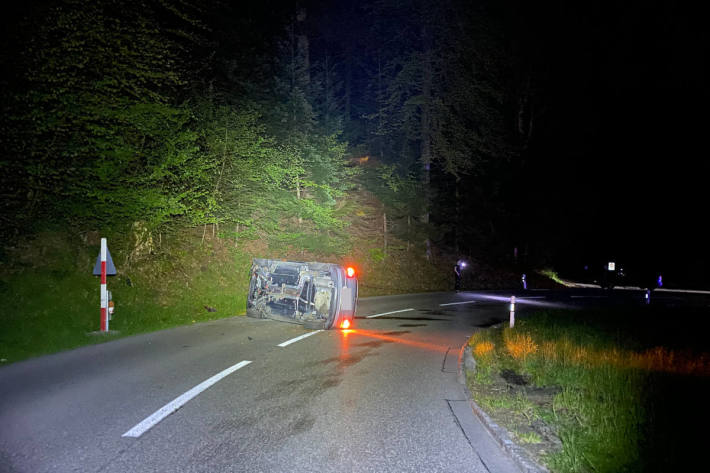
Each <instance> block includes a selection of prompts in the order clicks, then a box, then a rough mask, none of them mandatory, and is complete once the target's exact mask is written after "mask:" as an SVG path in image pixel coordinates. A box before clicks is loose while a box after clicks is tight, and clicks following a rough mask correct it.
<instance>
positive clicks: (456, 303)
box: [439, 301, 478, 307]
mask: <svg viewBox="0 0 710 473" xmlns="http://www.w3.org/2000/svg"><path fill="white" fill-rule="evenodd" d="M476 302H478V301H466V302H448V303H446V304H439V307H444V306H445V305H461V304H475V303H476Z"/></svg>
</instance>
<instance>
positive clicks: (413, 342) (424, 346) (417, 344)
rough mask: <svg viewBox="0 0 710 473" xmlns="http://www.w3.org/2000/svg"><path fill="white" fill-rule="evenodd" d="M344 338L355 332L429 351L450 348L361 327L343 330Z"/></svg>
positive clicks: (440, 350)
mask: <svg viewBox="0 0 710 473" xmlns="http://www.w3.org/2000/svg"><path fill="white" fill-rule="evenodd" d="M342 332H343V334H344V335H343V338H346V337H347V334H345V332H348V333H354V334H356V335H362V336H364V337H370V338H376V339H378V340H384V341H386V342H392V343H397V344H401V345H408V346H410V347H415V348H419V349H421V350H428V351H438V352H442V353H445V352H446V351H447V350H448V349H449V345H436V344H433V343H427V342H418V341H416V340H408V339H406V338H400V337H393V336H391V335H384V334H382V333H378V332H375V331H372V330H361V329H353V330H343V331H342Z"/></svg>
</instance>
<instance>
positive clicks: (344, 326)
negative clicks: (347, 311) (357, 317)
mask: <svg viewBox="0 0 710 473" xmlns="http://www.w3.org/2000/svg"><path fill="white" fill-rule="evenodd" d="M340 328H342V329H348V328H350V321H349V320H348V319H345V320H343V323H342V324H340Z"/></svg>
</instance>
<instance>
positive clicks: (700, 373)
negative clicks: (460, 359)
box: [469, 308, 710, 472]
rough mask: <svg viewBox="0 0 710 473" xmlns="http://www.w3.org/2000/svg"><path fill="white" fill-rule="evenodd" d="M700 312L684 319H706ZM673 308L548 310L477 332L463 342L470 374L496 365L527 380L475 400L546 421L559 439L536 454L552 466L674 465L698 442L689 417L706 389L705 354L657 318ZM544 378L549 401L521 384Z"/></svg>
mask: <svg viewBox="0 0 710 473" xmlns="http://www.w3.org/2000/svg"><path fill="white" fill-rule="evenodd" d="M689 315H690V314H688V313H684V314H683V316H684V318H685V319H687V318H688V317H689ZM706 315H707V314H695V316H694V317H693V318H692V320H693V321H695V322H698V321H701V322H699V323H700V324H701V326H703V327H707V325H708V323H707V322H706V321H704V320H705V319H706ZM679 316H680V314H679V313H678V311H668V310H653V309H648V308H639V309H629V310H628V311H625V312H615V311H612V312H611V313H597V312H590V311H585V312H565V311H559V312H552V311H550V312H540V313H536V314H533V315H531V316H528V317H526V318H524V319H522V320H519V321H518V322H517V323H516V326H515V328H512V329H511V328H509V327H496V328H493V329H489V330H485V331H480V332H477V333H476V334H475V335H474V336H473V337H472V338H471V340H470V342H469V344H470V345H471V347H472V353H473V356H474V358H475V359H476V362H477V363H476V365H477V370H476V373H475V375H474V376H473V377H472V380H473V383H474V384H475V383H479V384H482V385H485V384H490V383H492V382H493V380H494V379H495V378H496V376H500V375H501V373H515V375H516V376H519V377H520V379H523V380H524V382H521V384H528V383H529V384H530V387H529V388H521V389H516V390H514V392H508V393H501V394H500V395H497V396H494V397H491V396H488V397H483V398H480V399H477V400H478V402H479V403H480V404H481V406H482V407H483V408H484V409H486V410H489V411H496V410H504V409H505V410H508V411H510V412H513V413H514V415H518V416H519V415H524V416H525V417H526V418H527V420H528V423H529V424H530V425H532V424H534V423H535V422H539V421H544V422H546V423H548V424H550V425H551V426H552V428H553V430H554V432H555V434H556V435H557V436H558V437H559V439H560V440H561V441H562V448H561V449H560V450H558V451H556V452H554V453H548V454H547V455H546V457H545V458H544V462H545V463H546V464H547V466H548V467H550V468H551V469H552V471H555V472H587V471H590V472H591V471H594V472H620V471H680V470H676V468H678V466H679V465H684V464H688V465H690V464H692V462H693V460H694V459H696V457H697V455H698V452H699V451H700V450H699V449H698V447H699V444H700V441H699V440H698V439H699V438H702V433H701V432H702V431H703V430H704V427H702V426H701V423H699V422H698V420H697V419H695V418H694V417H696V416H697V414H699V413H702V412H704V408H703V405H704V402H705V401H704V399H705V397H706V396H707V395H708V394H709V390H708V388H709V383H708V377H710V357H709V355H708V353H707V352H706V351H705V349H704V346H705V345H704V342H703V341H702V339H701V338H700V337H697V336H693V332H694V330H693V329H692V328H688V327H685V330H683V329H682V328H679V327H676V328H675V329H669V328H668V327H664V326H663V325H662V324H663V323H668V321H672V320H680V317H679ZM696 327H697V326H696ZM683 334H685V336H683ZM509 386H510V385H509ZM545 387H554V388H555V392H556V393H557V394H556V395H554V398H553V399H552V403H551V405H550V406H538V405H533V404H532V403H531V402H529V401H528V400H527V399H526V394H525V393H526V392H529V391H530V392H532V391H534V390H535V389H544V388H545ZM704 417H707V416H706V415H705V416H704ZM693 432H695V433H696V434H693ZM530 438H532V437H530ZM530 438H528V440H529V439H530ZM521 441H523V440H522V439H521ZM523 443H525V442H524V441H523Z"/></svg>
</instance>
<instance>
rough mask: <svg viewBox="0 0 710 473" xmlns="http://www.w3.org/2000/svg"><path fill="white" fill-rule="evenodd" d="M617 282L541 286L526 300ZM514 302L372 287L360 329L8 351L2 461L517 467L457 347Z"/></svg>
mask: <svg viewBox="0 0 710 473" xmlns="http://www.w3.org/2000/svg"><path fill="white" fill-rule="evenodd" d="M605 294H606V293H602V292H600V291H588V290H587V291H563V292H544V291H539V292H535V291H529V292H528V293H526V295H525V297H518V299H517V304H516V309H517V312H516V313H517V315H518V316H519V317H521V316H524V314H525V312H526V311H527V310H530V308H531V307H539V306H546V305H550V306H562V305H568V306H574V305H580V304H585V303H589V302H588V301H595V302H598V301H602V300H605V298H607V299H608V297H607V296H606V295H605ZM619 294H620V293H619ZM614 297H627V298H629V297H633V298H638V297H640V294H637V293H633V294H631V293H629V294H624V295H617V293H616V292H615V294H614ZM508 307H509V294H503V293H498V294H496V293H459V294H455V293H438V294H420V295H410V296H392V297H379V298H369V299H361V300H360V302H359V305H358V319H357V320H356V323H355V328H354V330H351V331H341V330H333V331H320V332H315V333H312V332H308V331H305V330H304V329H303V328H302V327H301V326H298V325H292V324H286V323H281V322H274V321H269V320H255V319H249V318H246V317H231V318H227V319H222V320H218V321H213V322H208V323H203V324H198V325H193V326H188V327H180V328H176V329H171V330H166V331H161V332H156V333H151V334H146V335H141V336H136V337H130V338H125V339H121V340H117V341H113V342H109V343H105V344H101V345H94V346H89V347H84V348H80V349H77V350H73V351H69V352H64V353H59V354H56V355H51V356H46V357H42V358H37V359H32V360H28V361H25V362H20V363H16V364H13V365H10V366H5V367H2V368H0V471H3V472H5V471H9V472H33V473H34V472H74V471H78V472H124V473H125V472H152V471H155V472H193V471H194V472H237V471H249V472H253V471H264V472H266V471H278V472H285V471H304V472H306V471H313V472H324V471H337V472H348V471H353V472H368V471H372V472H388V471H392V472H406V471H427V472H434V471H452V472H453V471H455V472H462V471H472V472H488V471H490V472H506V473H507V472H515V471H517V469H516V467H515V465H514V464H513V462H512V461H511V460H510V459H509V458H508V457H507V456H506V454H505V453H504V452H503V451H502V450H501V449H500V448H499V447H498V445H497V444H496V443H495V441H494V440H493V439H492V438H491V437H490V436H489V435H488V433H487V431H485V430H484V429H483V428H482V427H481V425H480V423H479V422H478V420H477V418H476V417H475V416H474V415H473V414H472V411H471V408H470V405H469V404H468V402H467V400H466V397H465V394H464V391H463V388H462V386H461V385H460V384H459V383H458V382H457V360H458V355H459V349H460V347H461V346H462V345H463V344H464V343H465V342H466V340H467V339H468V337H469V336H470V335H471V334H472V333H473V332H474V331H475V330H477V329H478V328H480V327H486V326H490V325H492V324H494V323H496V322H498V321H501V320H507V319H508ZM380 314H383V315H380ZM372 315H375V316H376V317H368V316H372ZM306 333H309V334H311V335H309V336H307V337H305V338H300V339H298V340H295V341H294V339H296V338H297V337H300V336H302V335H304V334H306ZM289 341H291V343H289V344H286V345H284V346H279V345H283V344H284V342H289ZM246 362H249V363H246ZM227 369H229V371H227V372H225V370H227ZM215 375H220V376H222V377H221V378H220V379H219V380H215V378H213V377H214V376H215ZM206 380H209V383H213V384H211V385H210V386H208V387H205V386H204V384H203V383H204V382H205V381H206ZM201 384H202V387H203V388H205V389H204V390H203V391H201V392H199V393H196V392H195V389H196V387H199V386H200V385H201ZM176 399H177V400H178V401H185V402H184V404H181V406H180V407H179V409H178V408H177V407H176V406H175V405H173V406H172V407H171V406H170V404H169V403H171V402H172V401H174V400H176ZM166 405H168V407H167V408H166V407H164V406H166ZM161 408H162V409H163V411H162V414H163V415H162V416H160V415H158V416H157V417H158V419H157V421H154V425H153V424H151V423H148V424H146V422H148V421H146V419H149V420H150V418H151V416H152V415H154V413H156V412H157V413H158V414H160V413H161ZM176 409H177V410H176ZM173 411H174V412H173ZM168 414H169V415H168ZM153 417H154V418H155V416H153Z"/></svg>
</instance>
